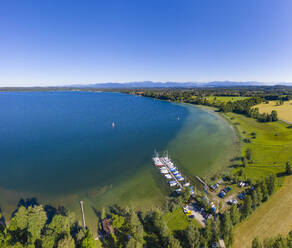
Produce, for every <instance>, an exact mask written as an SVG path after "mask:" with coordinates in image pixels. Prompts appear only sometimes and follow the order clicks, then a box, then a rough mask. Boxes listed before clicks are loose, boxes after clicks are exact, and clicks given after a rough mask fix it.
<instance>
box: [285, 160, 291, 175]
mask: <svg viewBox="0 0 292 248" xmlns="http://www.w3.org/2000/svg"><path fill="white" fill-rule="evenodd" d="M286 174H287V175H291V174H292V169H291V165H290V162H289V161H287V162H286Z"/></svg>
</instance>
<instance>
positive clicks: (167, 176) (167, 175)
mask: <svg viewBox="0 0 292 248" xmlns="http://www.w3.org/2000/svg"><path fill="white" fill-rule="evenodd" d="M164 176H165V177H166V178H167V179H171V178H172V176H171V175H170V174H165V175H164Z"/></svg>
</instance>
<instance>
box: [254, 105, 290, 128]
mask: <svg viewBox="0 0 292 248" xmlns="http://www.w3.org/2000/svg"><path fill="white" fill-rule="evenodd" d="M256 107H257V108H258V109H259V112H260V113H271V111H272V110H276V111H277V113H278V118H279V119H280V120H284V121H287V122H289V123H292V100H290V101H284V104H283V105H277V101H270V102H269V103H261V104H259V105H257V106H256Z"/></svg>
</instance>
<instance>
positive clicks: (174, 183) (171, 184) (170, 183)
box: [168, 181, 177, 187]
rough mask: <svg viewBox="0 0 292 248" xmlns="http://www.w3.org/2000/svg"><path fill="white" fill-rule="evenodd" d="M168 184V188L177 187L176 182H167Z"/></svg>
mask: <svg viewBox="0 0 292 248" xmlns="http://www.w3.org/2000/svg"><path fill="white" fill-rule="evenodd" d="M168 183H169V186H170V187H173V186H175V185H177V182H176V181H169V182H168Z"/></svg>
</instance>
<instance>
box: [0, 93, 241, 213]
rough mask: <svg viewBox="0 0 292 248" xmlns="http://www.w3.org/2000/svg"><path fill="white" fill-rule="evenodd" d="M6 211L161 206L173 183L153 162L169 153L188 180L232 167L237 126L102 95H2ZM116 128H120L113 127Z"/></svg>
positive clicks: (1, 192)
mask: <svg viewBox="0 0 292 248" xmlns="http://www.w3.org/2000/svg"><path fill="white" fill-rule="evenodd" d="M0 106H1V108H0V115H1V122H0V137H1V140H0V154H1V163H0V169H1V173H0V206H1V208H2V209H3V210H4V211H7V212H11V211H12V210H13V209H15V207H16V205H17V202H18V201H19V199H20V198H21V197H36V198H37V199H38V200H39V201H40V202H42V203H48V204H54V205H56V206H57V205H65V206H66V207H69V208H71V209H73V210H75V211H76V212H77V214H79V211H80V209H79V201H80V200H84V201H85V210H86V211H87V214H88V216H90V218H93V216H94V211H93V209H99V208H100V207H102V206H104V205H110V204H114V203H118V204H121V205H131V204H133V205H137V206H141V207H143V206H149V205H152V204H158V203H159V201H160V200H161V199H162V198H163V196H165V195H166V194H167V193H168V190H169V189H168V186H167V185H166V183H165V181H164V179H163V178H162V177H161V175H159V174H158V172H157V170H155V168H154V167H153V166H152V165H151V157H152V155H153V153H154V150H155V149H156V150H157V151H158V152H164V151H166V150H168V152H169V155H170V157H171V158H172V159H173V160H174V161H176V163H177V164H178V166H179V167H180V168H181V170H182V171H183V172H184V175H185V176H187V177H189V178H190V179H191V178H192V177H194V176H195V175H199V176H204V175H210V174H211V173H215V172H216V171H218V170H220V169H222V167H226V166H227V165H228V161H229V159H230V158H231V157H232V156H233V155H234V152H235V146H234V144H235V139H236V138H235V135H234V132H233V130H232V128H231V127H230V126H229V125H228V124H227V122H226V121H225V120H223V119H222V118H221V117H220V116H219V115H217V114H214V113H213V112H211V111H208V110H204V109H201V108H198V107H195V106H192V105H187V104H175V103H170V102H165V101H159V100H155V99H151V98H145V97H139V96H133V95H126V94H121V93H102V92H8V93H0ZM113 123H114V125H113Z"/></svg>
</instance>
